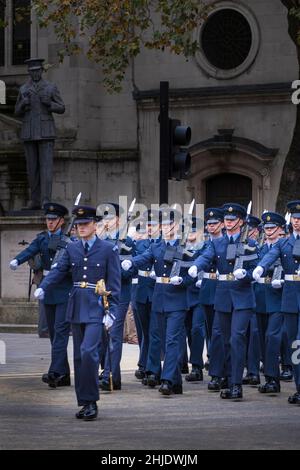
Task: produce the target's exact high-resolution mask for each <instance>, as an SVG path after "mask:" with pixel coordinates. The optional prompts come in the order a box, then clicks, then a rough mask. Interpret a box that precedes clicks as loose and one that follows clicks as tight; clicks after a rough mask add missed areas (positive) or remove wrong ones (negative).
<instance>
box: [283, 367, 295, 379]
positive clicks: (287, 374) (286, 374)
mask: <svg viewBox="0 0 300 470" xmlns="http://www.w3.org/2000/svg"><path fill="white" fill-rule="evenodd" d="M293 377H294V374H293V368H292V367H290V366H282V371H281V373H280V380H282V381H283V382H292V380H293Z"/></svg>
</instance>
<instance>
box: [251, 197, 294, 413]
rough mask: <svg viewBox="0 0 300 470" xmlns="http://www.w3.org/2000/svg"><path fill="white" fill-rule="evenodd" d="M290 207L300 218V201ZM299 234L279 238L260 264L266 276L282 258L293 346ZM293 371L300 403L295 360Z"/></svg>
mask: <svg viewBox="0 0 300 470" xmlns="http://www.w3.org/2000/svg"><path fill="white" fill-rule="evenodd" d="M288 208H289V210H290V211H291V213H292V216H293V217H296V218H300V201H292V202H291V203H288ZM298 236H299V235H298V234H296V233H293V234H291V235H290V237H289V238H287V239H281V240H279V241H278V243H276V244H275V245H274V246H273V247H272V249H271V250H270V251H269V252H268V253H267V254H266V255H265V256H264V257H263V259H262V260H261V261H260V262H259V266H261V267H262V268H263V269H264V273H263V276H264V275H265V274H266V273H267V271H268V269H270V267H271V266H272V265H273V264H274V263H275V262H276V261H277V260H278V258H280V260H281V264H282V267H283V271H284V285H283V291H282V302H281V311H282V312H283V314H284V322H285V327H286V331H287V336H288V342H289V346H290V347H291V348H292V347H293V343H294V341H296V340H299V339H300V328H299V318H300V315H299V313H300V276H299V267H300V258H299V251H298V250H297V246H299V239H298ZM299 238H300V237H299ZM293 253H294V254H293ZM292 352H294V350H292ZM293 371H294V380H295V384H296V387H297V393H298V395H297V397H296V402H297V403H299V404H300V365H299V364H297V363H295V361H294V362H293ZM290 398H291V401H290V402H291V403H294V401H293V397H290Z"/></svg>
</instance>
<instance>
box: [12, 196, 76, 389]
mask: <svg viewBox="0 0 300 470" xmlns="http://www.w3.org/2000/svg"><path fill="white" fill-rule="evenodd" d="M44 212H45V216H46V224H47V230H46V231H44V232H41V233H39V234H38V235H37V237H36V238H35V239H34V240H33V241H32V242H31V243H30V245H29V246H28V247H27V248H26V249H25V250H24V251H22V252H21V253H19V254H18V255H17V256H16V258H15V259H14V260H12V261H11V263H10V267H11V269H13V270H14V269H17V267H18V266H19V265H20V264H23V263H25V262H26V261H28V260H29V259H30V258H33V257H34V256H35V255H37V254H40V256H41V265H42V269H43V275H44V276H47V275H48V273H49V271H50V269H51V264H52V262H53V259H54V256H55V252H56V250H57V247H58V245H59V242H60V241H61V239H62V237H63V232H62V226H63V224H64V217H65V216H66V215H67V214H68V209H67V208H66V207H64V206H62V205H61V204H57V203H54V202H51V203H47V204H45V205H44ZM71 287H72V280H71V276H70V275H68V276H66V277H65V278H64V280H63V282H62V283H61V284H60V285H59V286H57V287H56V288H55V289H54V288H53V289H49V291H48V292H47V295H46V296H45V298H44V300H43V304H44V309H45V313H46V319H47V324H48V331H49V337H50V341H51V364H50V367H49V371H48V373H47V374H44V375H43V377H42V380H43V382H45V383H47V384H48V385H49V386H50V387H53V388H55V387H57V386H59V387H60V386H68V385H70V367H69V363H68V354H67V347H68V341H69V334H70V323H69V322H68V321H67V320H66V308H67V303H68V299H69V292H70V290H71Z"/></svg>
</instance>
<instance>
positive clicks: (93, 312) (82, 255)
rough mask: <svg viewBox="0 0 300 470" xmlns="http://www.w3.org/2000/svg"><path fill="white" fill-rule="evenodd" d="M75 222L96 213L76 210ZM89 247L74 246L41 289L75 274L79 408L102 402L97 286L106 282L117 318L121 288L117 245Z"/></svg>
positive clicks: (71, 307) (72, 311) (70, 311)
mask: <svg viewBox="0 0 300 470" xmlns="http://www.w3.org/2000/svg"><path fill="white" fill-rule="evenodd" d="M75 211H76V212H75V213H76V214H77V219H76V220H75V223H80V222H81V223H84V221H90V220H93V219H94V218H95V215H96V210H95V209H93V208H88V207H86V206H78V207H77V208H76V209H75ZM88 244H89V247H86V248H85V247H84V244H83V240H80V241H78V242H74V243H70V244H68V246H67V249H66V252H65V253H64V256H63V257H62V259H61V260H60V261H59V263H58V265H57V266H56V267H55V268H53V269H52V270H51V272H50V273H49V275H48V276H47V277H46V278H45V279H44V280H43V282H42V284H41V286H40V287H41V288H42V289H44V290H45V291H46V292H47V290H48V289H50V288H51V286H53V285H57V284H59V283H60V282H62V280H63V279H64V278H65V276H66V275H67V273H68V272H69V270H71V273H72V280H73V288H72V290H71V293H70V298H69V302H68V308H67V319H68V320H69V321H70V322H71V323H72V331H73V342H74V368H75V389H76V395H77V400H78V405H79V406H84V405H89V404H90V403H94V402H96V401H97V400H98V399H99V379H98V370H99V350H100V343H101V340H102V329H103V324H102V321H103V315H104V309H103V306H102V304H101V301H100V296H99V294H98V293H96V292H95V287H96V284H97V282H98V281H99V280H101V279H104V280H105V283H106V289H107V290H108V291H111V294H110V295H109V297H108V300H109V305H110V312H111V313H112V314H113V315H115V316H116V315H117V310H118V304H119V296H120V289H121V274H120V262H119V256H118V251H117V250H114V245H112V244H111V243H109V242H107V241H104V240H100V239H99V238H97V237H96V236H95V237H94V239H93V240H92V241H91V242H88Z"/></svg>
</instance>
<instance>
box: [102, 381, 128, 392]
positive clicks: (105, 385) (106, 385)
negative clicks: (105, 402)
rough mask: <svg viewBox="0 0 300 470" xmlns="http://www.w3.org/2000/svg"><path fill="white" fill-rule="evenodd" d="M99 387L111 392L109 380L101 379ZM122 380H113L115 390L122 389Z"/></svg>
mask: <svg viewBox="0 0 300 470" xmlns="http://www.w3.org/2000/svg"><path fill="white" fill-rule="evenodd" d="M99 388H100V390H102V391H104V392H110V391H111V390H110V384H109V382H107V380H104V379H102V380H100V382H99ZM121 388H122V387H121V382H113V390H121Z"/></svg>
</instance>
